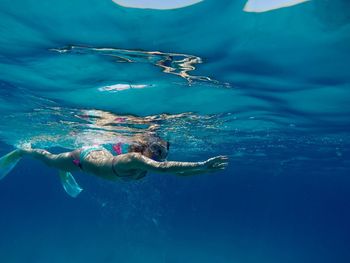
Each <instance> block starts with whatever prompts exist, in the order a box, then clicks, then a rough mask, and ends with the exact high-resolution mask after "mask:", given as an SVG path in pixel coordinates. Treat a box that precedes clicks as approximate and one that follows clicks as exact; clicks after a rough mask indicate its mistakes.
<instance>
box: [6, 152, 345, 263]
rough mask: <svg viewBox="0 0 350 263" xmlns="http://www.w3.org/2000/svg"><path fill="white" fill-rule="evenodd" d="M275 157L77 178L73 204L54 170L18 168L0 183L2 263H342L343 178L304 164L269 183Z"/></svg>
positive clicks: (30, 164) (28, 164)
mask: <svg viewBox="0 0 350 263" xmlns="http://www.w3.org/2000/svg"><path fill="white" fill-rule="evenodd" d="M3 147H4V145H2V147H1V149H2V153H4V151H5V152H6V150H9V148H3ZM53 150H55V149H53ZM58 150H62V149H56V151H58ZM311 151H312V150H311ZM274 154H277V155H278V153H276V152H275V153H273V152H271V153H270V154H269V155H270V156H273V155H274ZM347 154H348V153H347ZM277 155H275V158H274V159H271V158H266V157H261V158H255V160H254V161H252V160H250V161H249V160H247V159H249V158H246V160H245V159H244V158H233V159H231V162H230V166H229V169H228V170H227V171H226V172H222V173H217V174H211V175H202V176H194V177H188V178H182V177H175V176H171V175H150V176H149V177H147V178H146V179H145V180H143V181H140V182H135V183H120V184H118V183H110V182H105V181H103V180H100V179H98V178H93V177H90V176H87V175H83V174H79V175H77V180H79V182H80V184H81V185H82V187H83V188H84V191H83V192H82V194H81V195H80V196H79V197H78V198H77V199H72V198H70V197H69V196H68V195H66V194H65V192H64V191H63V189H62V187H61V185H60V182H59V179H58V176H57V171H55V170H53V169H49V168H46V167H44V166H43V165H42V164H40V163H38V162H37V161H35V160H28V159H25V160H23V161H22V162H20V164H19V165H18V167H16V169H15V171H14V172H13V173H12V174H11V175H10V176H8V177H6V178H5V179H4V180H3V181H2V182H1V184H0V206H1V210H2V213H1V217H0V228H1V229H0V231H1V238H0V253H1V258H2V261H4V262H24V261H25V262H48V261H50V262H63V261H64V262H344V263H345V262H348V261H349V259H350V253H349V250H348V247H349V244H350V237H349V233H350V229H349V228H350V227H349V223H348V222H349V219H350V212H349V211H350V210H349V208H350V203H349V199H350V193H349V191H348V189H349V185H350V177H349V176H348V172H349V169H348V168H347V169H343V170H342V169H339V170H334V171H332V170H325V166H324V165H323V166H322V162H319V161H318V162H313V161H310V160H309V161H305V160H304V161H296V162H294V163H292V164H290V165H286V167H284V168H283V171H280V172H278V174H276V171H277V170H278V169H280V168H281V164H280V162H279V161H278V158H277ZM284 157H285V156H284ZM331 157H332V156H323V157H322V158H323V159H324V161H326V159H327V158H331ZM203 158H204V156H203ZM328 165H329V163H328ZM341 165H342V162H338V163H334V167H336V166H337V167H341ZM321 166H322V167H321Z"/></svg>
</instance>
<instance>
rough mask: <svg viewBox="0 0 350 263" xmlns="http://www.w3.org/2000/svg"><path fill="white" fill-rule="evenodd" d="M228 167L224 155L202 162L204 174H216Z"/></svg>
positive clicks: (226, 158)
mask: <svg viewBox="0 0 350 263" xmlns="http://www.w3.org/2000/svg"><path fill="white" fill-rule="evenodd" d="M227 165H228V157H227V156H225V155H220V156H216V157H213V158H210V159H208V160H206V161H205V162H204V169H205V170H206V172H209V173H211V172H216V171H219V170H224V169H225V168H226V167H227Z"/></svg>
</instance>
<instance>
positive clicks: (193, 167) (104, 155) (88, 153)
mask: <svg viewBox="0 0 350 263" xmlns="http://www.w3.org/2000/svg"><path fill="white" fill-rule="evenodd" d="M113 150H114V151H115V152H116V153H117V154H118V155H117V156H114V155H113V154H112V153H111V152H109V151H108V150H107V149H106V148H104V147H102V146H98V145H97V146H89V147H83V148H80V149H77V150H74V151H71V152H65V153H61V154H52V153H50V152H48V151H46V150H42V149H32V148H31V147H25V148H23V149H16V150H14V151H12V152H10V153H8V154H7V155H5V156H3V157H1V158H0V179H2V178H4V177H5V176H6V175H7V174H8V173H9V172H10V171H11V170H12V169H13V168H14V167H15V165H16V164H17V162H18V161H19V160H20V159H21V158H22V157H24V156H31V157H33V158H35V159H38V160H40V161H43V162H44V163H45V164H47V165H48V166H51V167H54V168H56V169H58V170H59V176H60V179H61V182H62V185H63V188H64V189H65V191H66V192H67V193H68V194H69V195H70V196H72V197H76V196H77V195H78V194H79V193H80V192H81V191H82V188H80V186H79V185H78V184H77V182H76V181H75V179H74V177H73V176H72V174H71V173H70V172H74V171H79V170H80V171H83V172H86V173H89V174H93V175H95V176H98V177H101V178H104V179H108V180H113V181H117V180H120V179H122V180H138V179H141V178H143V177H144V176H146V174H147V172H154V173H171V174H175V175H180V176H188V175H194V174H203V173H211V172H216V171H219V170H222V169H225V168H226V166H227V164H228V158H227V157H226V156H217V157H213V158H210V159H208V160H206V161H203V162H175V161H166V157H167V155H168V150H169V143H168V142H166V141H164V140H162V139H160V138H159V137H158V136H149V137H141V138H139V139H138V140H137V141H136V142H135V143H133V144H131V145H130V146H128V149H127V153H125V154H122V153H121V144H117V145H114V146H113Z"/></svg>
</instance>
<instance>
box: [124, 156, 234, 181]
mask: <svg viewBox="0 0 350 263" xmlns="http://www.w3.org/2000/svg"><path fill="white" fill-rule="evenodd" d="M227 164H228V157H227V156H217V157H213V158H210V159H208V160H206V161H204V162H174V161H166V162H156V161H154V160H152V159H150V158H147V157H145V156H144V155H141V154H138V153H131V154H130V164H129V165H130V168H131V169H140V170H146V171H150V172H155V173H173V174H176V175H183V176H186V175H193V174H202V173H211V172H216V171H219V170H223V169H225V168H226V166H227Z"/></svg>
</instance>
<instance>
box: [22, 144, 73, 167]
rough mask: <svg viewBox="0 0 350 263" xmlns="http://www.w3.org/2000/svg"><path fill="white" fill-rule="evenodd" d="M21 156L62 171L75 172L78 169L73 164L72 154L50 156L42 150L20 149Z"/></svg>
mask: <svg viewBox="0 0 350 263" xmlns="http://www.w3.org/2000/svg"><path fill="white" fill-rule="evenodd" d="M19 151H21V154H22V155H23V156H31V157H33V158H35V159H38V160H40V161H42V162H44V163H45V164H46V165H48V166H51V167H54V168H56V169H59V170H63V171H76V170H79V168H78V167H77V166H76V165H74V163H73V157H72V153H73V152H65V153H60V154H52V153H50V152H48V151H46V150H42V149H21V150H19Z"/></svg>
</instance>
